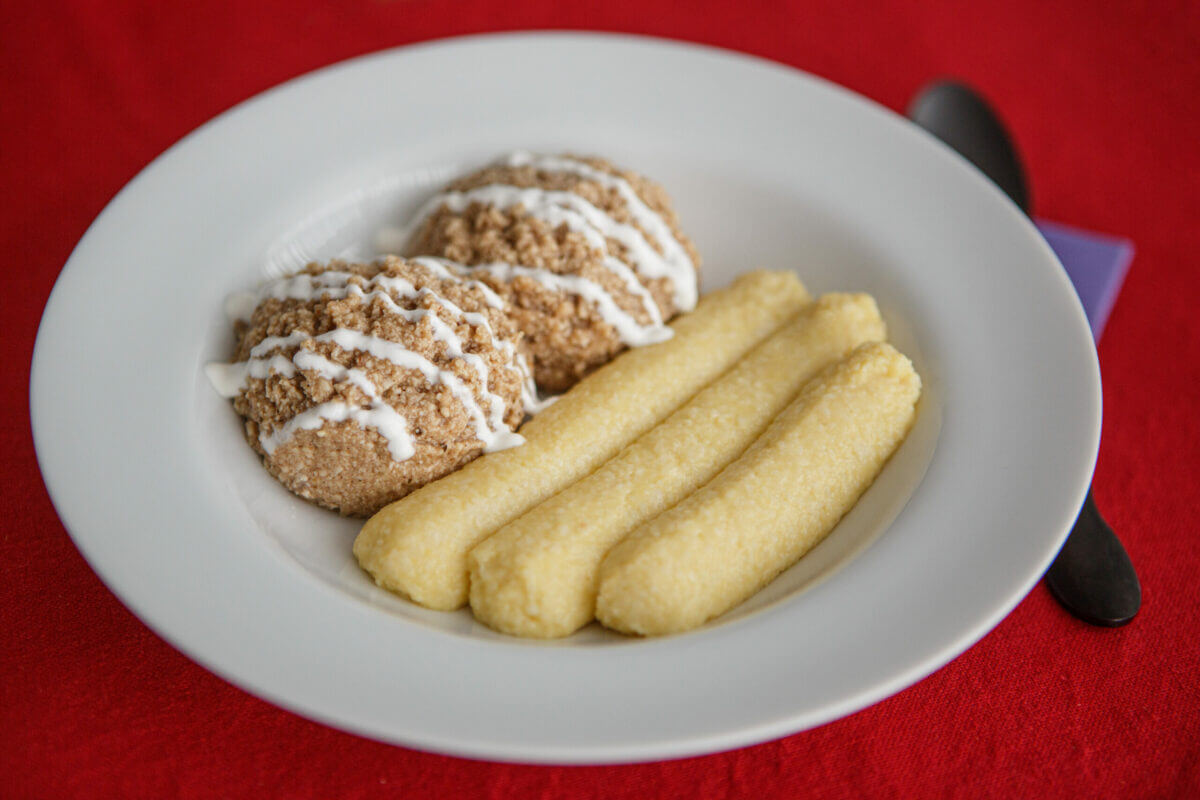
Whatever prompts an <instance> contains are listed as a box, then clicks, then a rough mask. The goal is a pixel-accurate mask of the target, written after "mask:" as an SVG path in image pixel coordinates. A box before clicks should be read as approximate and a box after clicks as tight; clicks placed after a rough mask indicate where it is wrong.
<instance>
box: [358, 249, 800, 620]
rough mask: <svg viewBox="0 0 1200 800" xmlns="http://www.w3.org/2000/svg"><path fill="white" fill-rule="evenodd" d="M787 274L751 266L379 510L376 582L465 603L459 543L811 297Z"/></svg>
mask: <svg viewBox="0 0 1200 800" xmlns="http://www.w3.org/2000/svg"><path fill="white" fill-rule="evenodd" d="M808 299H809V298H808V293H807V292H806V291H805V290H804V287H803V286H802V285H801V284H800V281H799V280H798V279H797V278H796V276H795V275H793V274H792V273H786V272H764V271H758V272H752V273H749V274H747V275H744V276H742V277H741V278H739V279H738V280H737V281H735V282H734V283H733V284H732V285H731V286H729V287H728V288H725V289H721V290H718V291H714V292H711V293H709V294H708V295H707V296H706V297H704V299H702V300H701V301H700V303H699V304H698V305H697V307H696V310H695V311H693V312H692V313H690V314H688V315H686V316H683V317H680V318H679V319H678V320H676V321H675V322H674V323H673V324H672V326H671V327H672V329H673V330H674V332H675V333H674V336H672V338H670V339H669V340H667V341H666V342H663V343H661V344H656V345H651V346H648V347H641V348H634V349H632V350H629V351H628V352H626V353H624V354H622V355H621V356H619V357H618V358H616V359H615V360H613V361H612V362H611V363H609V364H607V365H605V366H604V367H602V368H601V369H599V370H597V371H596V372H594V373H593V374H591V375H590V376H588V377H587V378H585V379H584V380H582V381H580V382H579V383H578V384H577V385H576V386H575V387H574V388H573V389H571V391H569V392H567V393H566V394H565V395H563V397H562V398H561V399H560V400H559V401H558V402H556V403H555V404H554V405H552V406H550V407H549V408H548V409H546V410H545V411H543V412H541V413H540V414H538V415H537V416H536V417H534V419H533V420H531V421H530V422H529V423H528V424H526V425H525V426H524V427H523V428H522V429H521V434H522V435H523V436H524V437H525V444H523V445H520V446H518V447H514V448H512V449H510V450H503V451H500V452H496V453H490V454H488V455H486V456H484V457H482V458H479V459H476V460H475V461H473V462H471V463H470V464H468V465H467V466H466V467H464V468H463V469H461V470H459V471H458V472H454V473H451V474H450V475H447V476H446V477H444V478H442V479H440V480H437V481H434V482H433V483H430V484H428V485H426V486H423V487H422V488H420V489H418V490H417V491H415V492H413V493H412V494H410V495H408V496H407V497H405V498H403V499H401V500H398V501H396V502H395V503H392V504H391V505H389V506H387V507H386V508H384V509H382V510H381V511H379V512H378V513H377V514H376V515H375V516H373V517H371V519H369V520H367V523H366V524H365V525H364V526H363V528H362V531H361V532H360V533H359V534H358V538H357V539H355V541H354V555H355V556H356V557H357V558H358V563H359V564H361V565H362V567H363V568H364V569H365V570H367V572H369V573H370V574H371V575H372V576H373V577H374V578H375V582H376V583H377V584H379V585H380V586H382V587H384V588H386V589H390V590H391V591H394V592H397V593H400V594H403V595H406V596H407V597H409V598H411V599H412V600H415V601H416V602H418V603H420V604H421V605H423V606H427V607H429V608H438V609H453V608H458V607H460V606H462V605H463V604H464V603H466V601H467V553H468V551H469V550H470V549H471V548H472V547H474V546H475V544H476V543H478V542H479V541H480V540H482V539H483V538H484V537H486V536H489V535H491V534H492V533H494V532H495V530H496V529H497V528H499V527H500V526H501V525H504V524H505V523H506V522H508V521H509V520H511V519H513V518H514V517H516V516H518V515H520V514H521V513H523V512H524V511H525V510H527V509H528V508H530V507H531V506H533V505H535V504H537V503H540V502H541V501H543V500H545V499H546V498H547V497H550V496H551V495H553V494H555V493H556V492H558V491H560V490H561V489H563V488H565V487H566V486H569V485H570V484H572V483H574V482H575V481H577V480H579V479H580V478H582V477H584V476H585V475H587V474H588V473H590V472H592V471H593V470H594V469H596V467H598V466H600V465H601V464H603V463H604V462H605V461H607V460H608V459H609V458H611V457H612V456H613V455H614V454H615V453H617V452H618V451H619V450H620V449H621V448H622V447H624V446H625V445H627V444H628V443H629V442H631V441H633V440H634V439H636V438H637V437H638V436H640V435H641V434H643V433H645V432H646V431H647V430H649V429H650V428H651V427H653V426H654V425H655V424H657V423H658V422H659V421H660V420H662V418H663V417H665V416H667V414H669V413H671V412H672V411H673V410H675V409H676V408H678V407H679V405H680V404H682V403H683V402H684V401H686V400H687V399H688V398H689V397H691V396H692V395H693V394H695V393H696V392H697V391H698V390H699V389H700V388H702V387H703V386H704V385H705V384H707V383H709V382H710V381H712V380H713V379H714V378H716V377H717V376H718V375H720V374H721V373H722V372H724V371H725V370H726V369H728V368H729V366H730V365H731V364H732V363H733V362H735V361H736V360H737V359H738V358H740V357H741V356H742V355H743V354H744V353H745V352H746V351H747V350H749V349H750V348H751V347H753V346H754V345H755V344H757V343H758V342H759V341H761V340H762V339H763V338H765V337H766V336H768V335H769V334H770V333H771V332H772V331H774V330H775V329H776V328H778V327H779V326H780V325H781V324H783V322H784V321H785V320H787V319H788V318H789V317H792V316H794V315H795V314H796V313H797V312H798V311H799V310H800V309H801V308H802V307H803V306H804V305H805V303H807V302H808Z"/></svg>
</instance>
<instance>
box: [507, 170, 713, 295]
mask: <svg viewBox="0 0 1200 800" xmlns="http://www.w3.org/2000/svg"><path fill="white" fill-rule="evenodd" d="M504 163H505V164H506V165H508V166H510V167H526V166H528V167H533V168H534V169H537V170H542V171H545V172H566V173H569V174H571V175H578V176H579V177H581V178H584V179H585V180H589V181H592V182H594V183H598V184H600V185H601V186H604V187H607V188H611V189H615V190H616V191H617V194H619V195H620V196H621V199H622V200H624V201H625V206H626V207H627V208H628V209H629V213H630V214H631V215H632V216H633V218H634V219H635V220H637V223H638V225H639V226H641V228H642V230H644V231H646V232H647V233H649V234H650V236H651V237H652V238H653V239H654V241H655V242H656V243H657V244H658V246H659V248H660V249H661V250H662V255H661V256H659V263H660V264H662V265H665V267H666V270H665V271H664V272H663V273H662V274H665V275H666V276H668V277H670V278H671V281H672V283H673V284H674V286H675V305H676V307H677V308H679V310H680V311H691V310H692V309H693V308H695V307H696V300H697V299H698V295H699V287H698V286H697V284H696V265H695V264H694V263H692V259H691V257H690V256H688V254H687V250H686V249H685V248H684V246H683V244H681V243H680V241H679V240H678V239H676V238H675V234H674V233H673V232H672V231H671V226H670V225H668V224H667V223H666V220H664V219H663V218H662V216H661V215H659V214H658V213H657V212H656V211H654V210H653V209H652V208H650V207H649V206H648V205H646V203H645V202H644V201H643V200H642V198H641V197H639V196H638V193H637V192H636V191H635V190H634V188H633V187H632V186H631V185H630V184H629V181H627V180H625V179H624V178H622V177H620V176H617V175H613V174H611V173H608V172H605V171H604V170H602V169H597V168H596V167H593V166H592V165H590V164H587V163H585V162H583V161H580V160H579V159H575V158H569V157H567V156H544V155H534V154H533V153H530V152H528V151H526V150H517V151H516V152H514V153H511V154H510V155H509V156H508V158H507V159H505V160H504ZM626 227H631V226H626ZM635 230H636V229H635ZM613 238H617V237H613ZM618 241H621V243H622V244H626V243H625V242H624V241H623V240H620V239H618ZM626 246H628V245H626ZM646 274H647V275H648V276H649V277H658V276H657V275H654V274H651V273H646Z"/></svg>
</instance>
